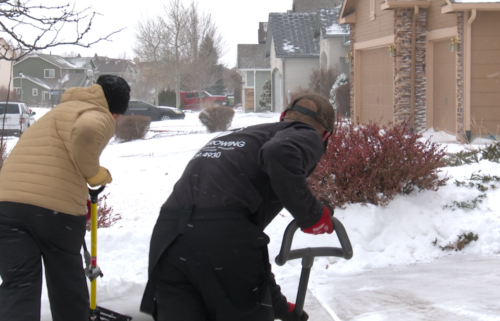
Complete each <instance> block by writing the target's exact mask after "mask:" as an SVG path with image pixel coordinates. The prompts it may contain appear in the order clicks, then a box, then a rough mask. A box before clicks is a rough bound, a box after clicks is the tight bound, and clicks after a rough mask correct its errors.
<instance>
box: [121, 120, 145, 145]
mask: <svg viewBox="0 0 500 321" xmlns="http://www.w3.org/2000/svg"><path fill="white" fill-rule="evenodd" d="M150 124H151V118H150V117H147V116H139V115H128V116H121V117H120V118H118V121H117V122H116V132H115V136H116V139H118V140H119V141H121V142H129V141H132V140H136V139H143V138H144V136H146V133H147V132H148V130H149V125H150Z"/></svg>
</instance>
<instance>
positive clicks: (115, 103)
mask: <svg viewBox="0 0 500 321" xmlns="http://www.w3.org/2000/svg"><path fill="white" fill-rule="evenodd" d="M97 84H98V85H100V86H101V87H102V91H103V92H104V96H105V97H106V101H107V102H108V106H109V111H110V112H111V113H112V114H124V113H125V112H126V111H127V108H128V101H129V100H130V86H129V85H128V83H127V82H126V81H125V79H123V78H122V77H118V76H113V75H102V76H100V77H99V79H97Z"/></svg>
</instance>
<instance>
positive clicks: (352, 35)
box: [349, 23, 356, 123]
mask: <svg viewBox="0 0 500 321" xmlns="http://www.w3.org/2000/svg"><path fill="white" fill-rule="evenodd" d="M349 30H350V31H351V32H350V34H349V41H350V48H349V50H350V52H351V53H352V54H353V56H352V57H351V75H350V76H351V77H350V78H351V79H350V94H351V106H350V110H351V121H352V122H353V123H355V122H356V119H354V81H355V79H354V33H355V32H356V25H355V24H354V23H350V24H349Z"/></svg>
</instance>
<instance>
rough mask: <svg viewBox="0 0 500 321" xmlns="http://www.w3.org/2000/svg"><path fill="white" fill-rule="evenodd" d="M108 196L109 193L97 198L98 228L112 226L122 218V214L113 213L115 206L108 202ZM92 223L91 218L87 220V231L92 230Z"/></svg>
mask: <svg viewBox="0 0 500 321" xmlns="http://www.w3.org/2000/svg"><path fill="white" fill-rule="evenodd" d="M108 196H109V193H108V194H105V195H102V196H100V197H99V198H98V199H97V228H108V227H112V226H113V225H115V224H116V222H117V221H119V220H121V219H122V216H121V214H118V213H116V214H115V213H113V206H111V205H108V204H107V202H106V200H107V199H108ZM91 224H92V222H91V220H87V231H90V230H91V227H92V225H91Z"/></svg>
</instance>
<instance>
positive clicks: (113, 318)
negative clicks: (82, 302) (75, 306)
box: [89, 306, 132, 321]
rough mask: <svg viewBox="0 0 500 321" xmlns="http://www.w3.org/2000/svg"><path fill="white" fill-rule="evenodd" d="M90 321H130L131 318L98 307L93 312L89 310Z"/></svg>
mask: <svg viewBox="0 0 500 321" xmlns="http://www.w3.org/2000/svg"><path fill="white" fill-rule="evenodd" d="M89 320H90V321H130V320H132V317H129V316H128V315H124V314H119V313H116V312H114V311H111V310H108V309H105V308H103V307H100V306H98V307H97V309H95V310H90V319H89Z"/></svg>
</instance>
